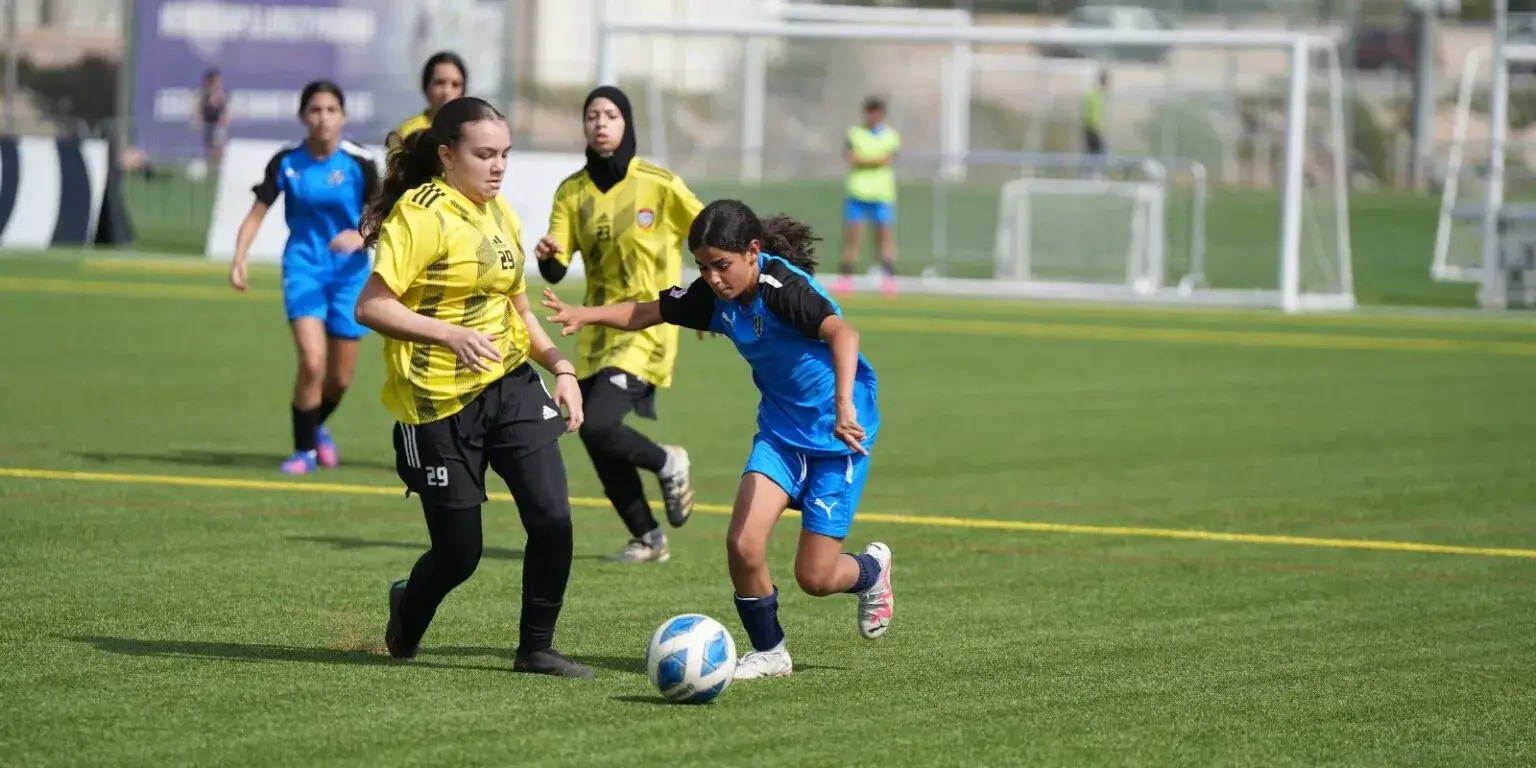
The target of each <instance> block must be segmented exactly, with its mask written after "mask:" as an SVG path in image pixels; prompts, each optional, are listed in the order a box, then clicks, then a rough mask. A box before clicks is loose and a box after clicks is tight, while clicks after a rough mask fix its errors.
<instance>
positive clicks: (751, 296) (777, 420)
mask: <svg viewBox="0 0 1536 768" xmlns="http://www.w3.org/2000/svg"><path fill="white" fill-rule="evenodd" d="M814 240H816V238H815V237H814V236H813V235H812V234H811V230H810V229H809V228H808V227H806V226H805V225H804V224H801V223H799V222H797V221H794V220H793V219H789V218H784V217H778V218H771V219H768V220H767V221H763V220H760V219H759V218H758V217H757V215H756V214H755V213H753V212H752V210H751V209H750V208H748V207H747V206H746V205H745V204H743V203H741V202H739V201H736V200H717V201H715V202H713V203H710V204H709V205H707V206H705V207H704V210H703V211H701V212H700V213H699V215H698V217H697V218H695V219H694V220H693V225H692V226H691V227H690V229H689V231H688V249H689V250H690V251H692V252H693V256H694V259H695V261H696V262H697V263H698V267H699V272H700V275H701V276H700V277H699V278H698V279H697V280H695V281H694V282H693V284H692V285H690V286H688V287H687V288H682V287H677V288H672V289H670V290H667V291H665V292H663V293H662V294H661V296H660V297H659V299H658V300H657V301H648V302H643V303H636V302H628V303H623V304H610V305H607V306H601V307H572V306H568V305H566V304H564V303H563V302H561V301H560V299H559V298H558V297H557V296H555V294H554V293H553V292H551V291H549V290H548V289H546V290H545V292H544V306H546V307H548V308H549V309H551V310H553V311H554V314H553V315H552V316H550V318H549V320H550V322H552V323H556V324H559V325H562V326H564V327H563V328H562V329H561V334H562V335H566V336H569V335H570V334H572V333H575V332H576V331H577V330H579V329H580V328H581V327H582V326H583V325H589V324H590V325H604V326H608V327H611V328H620V329H623V330H628V331H637V330H641V329H643V328H649V327H651V326H653V325H659V324H661V323H671V324H673V325H680V326H683V327H686V328H693V329H696V330H700V331H711V332H714V333H718V334H721V335H724V336H727V337H729V338H730V339H731V341H732V342H733V343H735V345H736V349H737V350H738V351H739V352H740V353H741V356H742V357H743V358H745V359H746V361H747V363H748V365H750V366H751V368H752V380H753V382H754V383H756V384H757V387H758V390H759V392H760V393H761V395H762V398H761V401H760V402H759V404H758V409H757V436H756V437H755V438H753V441H752V454H751V457H750V458H749V459H748V460H747V466H746V470H745V471H744V472H743V474H742V478H741V486H740V489H739V490H738V491H737V494H736V504H735V506H734V507H733V508H732V510H731V526H730V532H729V534H728V535H727V540H726V549H727V553H728V556H729V561H730V569H731V581H732V583H733V584H734V585H735V587H736V610H737V613H739V614H740V615H741V623H742V626H743V627H744V628H745V629H746V631H747V636H748V637H749V638H750V640H751V642H752V648H753V651H752V652H751V653H748V654H746V655H745V656H743V657H742V658H741V660H740V662H739V663H738V664H737V667H736V679H738V680H742V679H751V678H758V677H781V676H784V675H788V674H790V672H791V671H793V665H792V664H791V662H790V657H789V651H788V649H787V648H786V647H785V645H784V630H783V628H782V627H781V626H780V625H779V618H778V614H779V599H778V598H779V591H778V588H777V587H776V586H775V585H774V583H773V579H772V578H771V577H770V575H769V573H768V558H767V553H768V537H769V534H770V533H772V531H773V526H774V524H775V523H777V522H778V520H779V517H780V516H781V515H782V514H783V513H784V510H785V509H797V510H800V512H801V533H800V545H799V549H798V551H797V552H796V553H795V580H796V581H797V582H798V583H799V585H800V588H801V589H803V590H805V591H806V592H807V593H809V594H812V595H817V596H823V595H833V594H838V593H843V592H850V593H854V594H857V595H858V625H859V633H860V634H862V635H863V636H864V637H866V638H869V639H875V638H877V637H880V636H881V635H883V634H885V629H886V627H887V625H889V623H890V620H891V612H892V608H893V600H892V596H891V550H890V547H888V546H886V545H885V544H881V543H878V542H877V543H874V544H870V545H869V546H868V547H865V548H864V551H863V552H861V553H859V554H851V553H845V552H843V551H842V546H843V540H844V539H845V538H846V537H847V536H848V529H849V527H850V526H851V525H852V523H853V517H854V513H855V511H856V510H857V508H858V505H859V498H860V496H861V495H862V494H863V491H864V481H865V479H866V477H867V476H868V473H869V452H870V449H871V448H872V447H873V446H874V443H875V437H876V435H877V434H878V433H879V429H880V410H879V407H878V405H877V403H876V390H877V384H876V379H875V371H874V369H873V368H871V367H870V365H869V362H868V361H867V360H865V359H864V356H863V355H862V354H860V353H859V335H858V333H857V332H856V331H855V330H854V329H853V327H852V326H850V325H849V324H848V323H847V322H845V321H844V320H843V317H842V313H841V311H840V310H839V309H838V306H837V304H836V303H835V302H833V301H832V299H831V298H829V297H828V296H827V294H826V292H825V291H824V290H822V288H821V286H820V285H818V284H817V283H816V281H815V279H814V278H813V277H812V276H811V275H812V273H813V272H814V270H815V268H816V260H815V258H814V253H813V248H812V243H813V241H814Z"/></svg>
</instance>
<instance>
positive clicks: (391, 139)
mask: <svg viewBox="0 0 1536 768" xmlns="http://www.w3.org/2000/svg"><path fill="white" fill-rule="evenodd" d="M468 86H469V70H468V69H466V68H465V66H464V60H463V59H461V58H459V55H458V54H456V53H454V52H453V51H439V52H437V53H435V54H432V58H429V59H427V63H426V64H425V65H424V66H422V68H421V95H422V96H425V97H426V99H427V108H426V109H424V110H422V111H420V112H417V113H416V114H414V115H411V116H410V117H408V118H406V119H405V122H403V123H401V124H400V126H399V127H397V128H395V129H394V130H393V131H390V132H389V135H388V136H386V137H384V147H385V149H387V150H389V151H391V152H393V151H394V150H396V149H398V148H399V146H400V142H401V141H402V140H404V139H405V137H407V136H409V135H411V134H413V133H416V132H417V131H423V130H426V129H427V127H428V126H430V125H432V117H433V116H434V115H436V114H437V110H439V109H441V108H442V106H443V105H444V104H447V103H448V102H450V101H453V100H454V99H457V98H459V97H460V96H463V95H464V89H465V88H467V87H468Z"/></svg>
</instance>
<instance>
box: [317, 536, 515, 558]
mask: <svg viewBox="0 0 1536 768" xmlns="http://www.w3.org/2000/svg"><path fill="white" fill-rule="evenodd" d="M288 538H289V539H291V540H293V541H305V542H309V543H311V544H328V545H330V546H331V548H332V549H339V550H349V549H404V550H410V551H412V552H425V551H426V549H427V545H426V544H425V543H423V542H416V541H375V540H373V539H355V538H350V537H347V536H289V537H288ZM480 556H481V557H483V558H490V559H492V560H521V559H523V551H522V550H521V549H509V548H506V547H486V548H485V549H483V550H481V554H480Z"/></svg>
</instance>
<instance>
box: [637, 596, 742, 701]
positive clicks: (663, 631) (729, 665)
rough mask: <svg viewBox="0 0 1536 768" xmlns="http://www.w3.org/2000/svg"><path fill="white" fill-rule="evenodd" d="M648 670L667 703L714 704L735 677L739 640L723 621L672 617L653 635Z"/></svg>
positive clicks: (690, 615)
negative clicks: (735, 638)
mask: <svg viewBox="0 0 1536 768" xmlns="http://www.w3.org/2000/svg"><path fill="white" fill-rule="evenodd" d="M645 670H646V673H647V674H649V675H650V676H651V684H652V685H655V686H656V690H657V691H659V692H660V693H661V695H662V698H665V699H666V700H667V701H671V702H675V703H678V704H703V703H705V702H708V701H713V700H714V698H715V697H716V696H719V695H720V694H722V693H724V692H725V688H726V686H728V685H730V684H731V678H732V677H733V676H734V675H735V674H736V641H735V640H733V639H731V633H730V632H728V631H726V629H725V627H723V626H721V625H720V622H718V621H715V620H714V619H711V618H710V617H708V616H702V615H700V614H697V613H685V614H683V615H681V616H673V617H672V618H670V619H667V620H666V621H664V622H662V624H661V626H660V627H658V628H657V629H656V634H654V635H651V647H650V650H648V651H647V652H646V654H645Z"/></svg>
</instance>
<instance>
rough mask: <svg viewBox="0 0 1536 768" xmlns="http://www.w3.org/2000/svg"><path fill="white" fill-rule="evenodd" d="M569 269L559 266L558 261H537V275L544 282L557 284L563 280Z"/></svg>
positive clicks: (562, 265) (563, 265)
mask: <svg viewBox="0 0 1536 768" xmlns="http://www.w3.org/2000/svg"><path fill="white" fill-rule="evenodd" d="M569 269H570V267H568V266H566V265H565V264H561V263H560V260H559V259H539V274H540V275H542V276H543V277H544V281H545V282H549V283H558V282H560V281H561V280H564V279H565V273H566V271H567V270H569Z"/></svg>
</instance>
